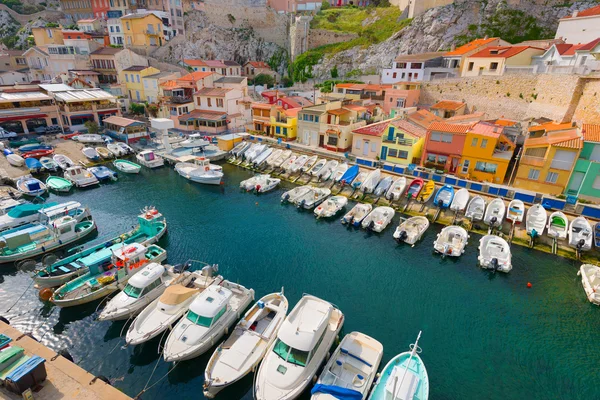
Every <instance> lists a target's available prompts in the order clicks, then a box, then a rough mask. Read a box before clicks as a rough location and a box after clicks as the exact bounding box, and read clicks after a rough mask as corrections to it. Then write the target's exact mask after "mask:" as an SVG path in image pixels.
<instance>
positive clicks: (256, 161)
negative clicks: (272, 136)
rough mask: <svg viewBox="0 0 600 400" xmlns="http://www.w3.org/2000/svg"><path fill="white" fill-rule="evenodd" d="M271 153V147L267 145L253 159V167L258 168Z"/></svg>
mask: <svg viewBox="0 0 600 400" xmlns="http://www.w3.org/2000/svg"><path fill="white" fill-rule="evenodd" d="M271 154H273V148H272V147H267V149H266V150H265V151H263V152H262V153H260V154H259V155H258V157H256V158H255V159H254V168H258V167H260V166H261V165H263V164H264V163H265V162H266V160H267V158H269V157H270V156H271Z"/></svg>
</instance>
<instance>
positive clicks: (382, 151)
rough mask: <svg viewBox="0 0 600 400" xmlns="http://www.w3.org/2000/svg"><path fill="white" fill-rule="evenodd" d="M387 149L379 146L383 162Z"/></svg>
mask: <svg viewBox="0 0 600 400" xmlns="http://www.w3.org/2000/svg"><path fill="white" fill-rule="evenodd" d="M387 152H388V148H387V147H386V146H381V157H380V158H381V159H382V160H385V159H386V157H387Z"/></svg>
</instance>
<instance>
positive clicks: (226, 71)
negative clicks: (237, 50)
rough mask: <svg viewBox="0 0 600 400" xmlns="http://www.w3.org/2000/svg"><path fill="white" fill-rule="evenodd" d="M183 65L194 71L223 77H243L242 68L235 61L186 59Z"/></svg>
mask: <svg viewBox="0 0 600 400" xmlns="http://www.w3.org/2000/svg"><path fill="white" fill-rule="evenodd" d="M183 65H184V66H185V67H188V68H191V69H192V70H193V71H200V72H216V73H217V74H221V75H223V76H241V75H242V66H241V65H240V64H238V63H236V62H235V61H228V60H200V59H185V60H183Z"/></svg>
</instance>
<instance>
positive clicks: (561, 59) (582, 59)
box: [531, 38, 600, 74]
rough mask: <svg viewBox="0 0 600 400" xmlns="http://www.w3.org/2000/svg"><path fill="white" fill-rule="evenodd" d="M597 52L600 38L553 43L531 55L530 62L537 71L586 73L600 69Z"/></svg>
mask: <svg viewBox="0 0 600 400" xmlns="http://www.w3.org/2000/svg"><path fill="white" fill-rule="evenodd" d="M598 53H600V38H596V39H594V40H592V41H591V42H589V43H584V44H567V43H563V44H554V45H552V46H551V47H550V48H549V49H548V50H546V52H545V53H544V54H542V55H540V56H533V57H531V64H532V65H534V66H536V67H537V69H536V71H537V72H538V73H544V72H547V73H562V74H573V73H577V74H587V73H589V72H591V71H595V70H598V69H600V63H599V62H598V61H597V60H596V57H595V54H598Z"/></svg>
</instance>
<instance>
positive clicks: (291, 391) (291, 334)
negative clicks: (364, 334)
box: [254, 294, 344, 400]
mask: <svg viewBox="0 0 600 400" xmlns="http://www.w3.org/2000/svg"><path fill="white" fill-rule="evenodd" d="M343 324H344V314H342V312H341V311H340V310H339V309H338V308H336V307H334V306H333V305H332V304H331V303H329V302H327V301H324V300H321V299H319V298H318V297H315V296H311V295H307V294H305V295H304V296H302V298H301V299H300V301H299V302H298V303H297V304H296V306H295V307H294V309H293V310H292V311H291V312H290V314H289V315H288V316H287V317H286V319H285V320H284V321H283V324H282V325H281V328H280V329H279V332H278V333H277V339H276V341H275V342H274V343H273V344H272V345H271V346H269V349H268V350H267V353H266V355H265V357H264V359H263V362H262V363H261V364H260V367H259V369H258V373H257V374H256V377H255V384H254V398H255V399H256V400H292V399H295V398H297V397H298V396H300V394H301V393H302V392H303V391H304V389H306V388H307V387H308V385H310V384H311V382H312V378H313V376H315V375H316V374H317V371H318V370H319V368H320V367H321V365H322V363H323V361H324V360H325V358H326V357H327V354H328V352H329V349H330V348H331V346H332V345H333V343H334V341H335V338H336V337H337V335H338V333H339V332H340V330H341V329H342V326H343ZM281 371H285V379H281V377H282V373H281Z"/></svg>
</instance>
